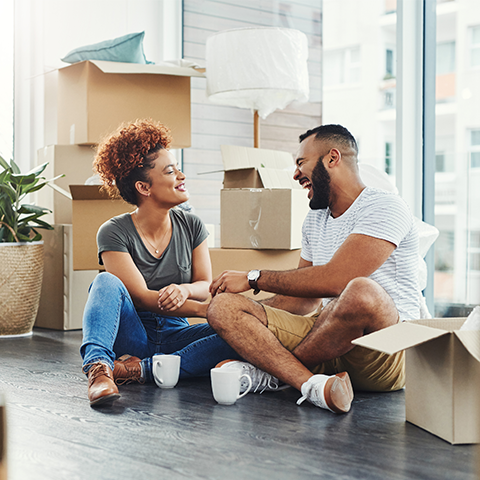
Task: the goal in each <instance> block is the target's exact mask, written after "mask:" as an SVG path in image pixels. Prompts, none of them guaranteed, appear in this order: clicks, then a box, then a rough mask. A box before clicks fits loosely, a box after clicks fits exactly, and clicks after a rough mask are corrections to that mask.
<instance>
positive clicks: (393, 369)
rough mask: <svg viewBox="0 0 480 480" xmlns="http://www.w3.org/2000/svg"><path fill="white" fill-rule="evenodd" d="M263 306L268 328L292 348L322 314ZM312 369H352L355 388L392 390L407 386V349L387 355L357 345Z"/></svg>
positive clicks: (336, 371) (286, 346)
mask: <svg viewBox="0 0 480 480" xmlns="http://www.w3.org/2000/svg"><path fill="white" fill-rule="evenodd" d="M263 307H264V308H265V313H266V314H267V319H268V329H269V330H270V331H271V332H272V333H273V334H274V335H275V336H276V337H277V339H278V340H279V341H280V343H281V344H282V345H283V346H284V347H285V348H286V349H287V350H289V351H292V350H293V349H294V348H295V347H296V346H297V345H298V344H299V343H300V342H301V341H302V340H303V338H304V337H305V336H306V335H307V334H308V333H309V332H310V330H311V328H312V327H313V324H314V323H315V321H316V319H317V317H318V313H316V314H314V315H311V316H306V317H304V316H302V315H293V314H291V313H289V312H286V311H284V310H278V309H276V308H272V307H269V306H267V305H263ZM319 348H321V347H319ZM311 370H312V372H313V373H324V374H326V375H333V374H335V373H340V372H348V374H349V375H350V379H351V381H352V385H353V388H354V389H355V390H365V391H373V392H390V391H393V390H399V389H401V388H403V387H404V386H405V352H403V351H402V352H399V353H396V354H394V355H387V354H386V353H381V352H376V351H373V350H369V349H368V348H364V347H360V346H355V347H354V348H353V349H352V350H350V351H349V352H348V353H346V354H345V355H342V356H341V357H338V358H334V359H333V360H329V361H328V362H324V363H321V364H320V365H318V366H317V367H315V368H313V369H311Z"/></svg>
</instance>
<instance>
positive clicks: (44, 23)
mask: <svg viewBox="0 0 480 480" xmlns="http://www.w3.org/2000/svg"><path fill="white" fill-rule="evenodd" d="M181 12H182V10H181V0H16V2H15V75H16V78H15V158H16V160H17V163H19V164H20V166H21V167H22V168H23V169H27V168H29V167H30V166H32V165H34V164H35V157H36V152H37V150H38V149H39V148H41V147H43V146H45V145H48V144H52V143H55V142H56V115H55V101H56V91H55V87H56V74H55V70H56V69H58V68H59V67H62V66H65V65H66V64H65V63H63V62H62V61H61V60H60V58H62V57H63V56H65V55H66V54H67V53H68V52H69V51H70V50H72V49H74V48H76V47H80V46H83V45H89V44H92V43H96V42H100V41H103V40H108V39H113V38H116V37H120V36H122V35H126V34H127V33H134V32H141V31H145V39H144V51H145V56H146V58H147V60H150V61H153V62H160V61H162V60H170V59H175V58H180V56H181V32H182V29H181V18H182V15H181Z"/></svg>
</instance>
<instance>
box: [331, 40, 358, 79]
mask: <svg viewBox="0 0 480 480" xmlns="http://www.w3.org/2000/svg"><path fill="white" fill-rule="evenodd" d="M323 65H324V69H325V72H327V73H326V74H325V75H324V81H325V86H326V87H328V86H337V85H351V84H355V83H358V82H359V81H360V73H361V61H360V48H359V47H350V48H345V49H342V50H334V51H325V56H324V61H323Z"/></svg>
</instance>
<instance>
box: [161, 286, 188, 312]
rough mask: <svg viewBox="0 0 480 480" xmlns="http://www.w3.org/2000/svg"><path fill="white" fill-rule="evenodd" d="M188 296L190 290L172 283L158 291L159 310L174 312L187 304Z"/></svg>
mask: <svg viewBox="0 0 480 480" xmlns="http://www.w3.org/2000/svg"><path fill="white" fill-rule="evenodd" d="M188 296H189V295H188V290H187V288H186V287H185V286H184V285H176V284H175V283H172V284H171V285H168V286H167V287H163V288H162V289H161V290H159V291H158V308H159V309H160V310H164V311H166V312H174V311H175V310H177V309H179V308H180V307H181V306H182V305H183V304H184V303H185V301H186V300H187V298H188Z"/></svg>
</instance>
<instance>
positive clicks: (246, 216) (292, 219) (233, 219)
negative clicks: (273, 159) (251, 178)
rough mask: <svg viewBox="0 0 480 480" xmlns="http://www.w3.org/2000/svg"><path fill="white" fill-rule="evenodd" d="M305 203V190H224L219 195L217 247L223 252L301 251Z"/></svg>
mask: <svg viewBox="0 0 480 480" xmlns="http://www.w3.org/2000/svg"><path fill="white" fill-rule="evenodd" d="M308 203H309V201H308V198H307V194H306V192H305V191H304V190H297V189H266V188H264V189H258V188H250V189H248V188H247V189H223V190H222V191H221V192H220V245H221V246H222V247H223V248H258V249H283V250H295V249H298V248H301V247H302V224H303V221H304V219H305V217H306V215H307V213H308V211H309V206H308Z"/></svg>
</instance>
